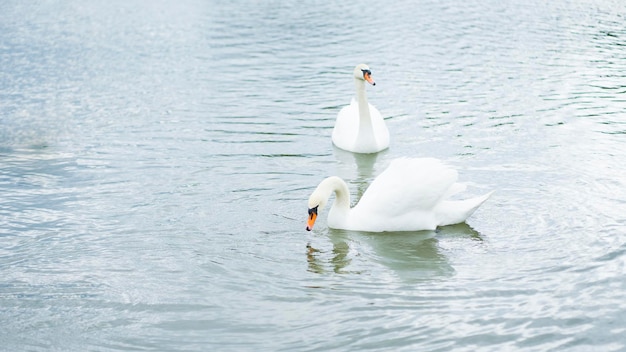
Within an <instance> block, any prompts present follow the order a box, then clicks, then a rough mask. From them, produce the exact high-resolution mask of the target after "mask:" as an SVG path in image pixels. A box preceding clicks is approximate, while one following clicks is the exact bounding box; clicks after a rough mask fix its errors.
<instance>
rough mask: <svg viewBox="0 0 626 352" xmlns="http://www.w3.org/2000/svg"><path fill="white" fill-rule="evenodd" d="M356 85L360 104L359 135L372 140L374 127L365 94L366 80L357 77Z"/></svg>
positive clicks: (357, 98) (357, 99)
mask: <svg viewBox="0 0 626 352" xmlns="http://www.w3.org/2000/svg"><path fill="white" fill-rule="evenodd" d="M354 85H355V87H356V101H357V103H358V105H359V136H361V137H362V138H363V139H365V140H370V139H373V138H374V129H373V127H372V118H371V116H370V107H369V104H368V102H367V95H366V94H365V81H364V80H362V79H356V78H355V79H354Z"/></svg>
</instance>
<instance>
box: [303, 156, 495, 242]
mask: <svg viewBox="0 0 626 352" xmlns="http://www.w3.org/2000/svg"><path fill="white" fill-rule="evenodd" d="M457 178H458V174H457V171H456V170H454V169H452V168H450V167H449V166H447V165H445V164H444V163H443V162H441V161H439V160H437V159H433V158H412V159H409V158H400V159H395V160H393V161H392V162H391V164H390V165H389V167H388V168H387V169H386V170H385V171H383V172H382V173H381V174H380V175H379V176H378V177H377V178H376V179H375V180H374V181H373V182H372V184H371V185H370V186H369V188H368V189H367V190H366V191H365V193H364V194H363V196H362V197H361V199H360V201H359V202H358V204H356V205H355V206H354V207H353V208H350V191H349V190H348V185H347V184H346V183H345V182H344V181H343V180H342V179H341V178H339V177H337V176H331V177H328V178H326V179H324V180H323V181H322V182H321V183H320V184H319V186H317V188H316V189H315V191H314V192H313V193H312V194H311V196H310V197H309V218H308V222H307V227H306V229H307V230H308V231H311V230H312V229H313V225H314V224H315V220H316V219H317V214H318V213H319V212H320V211H321V210H322V208H324V206H325V205H326V203H327V201H328V199H329V198H330V196H331V194H332V193H333V192H334V193H335V202H334V203H333V205H332V207H331V208H330V211H329V213H328V227H331V228H335V229H344V230H354V231H369V232H386V231H420V230H434V229H436V228H437V226H445V225H452V224H457V223H461V222H464V221H465V220H466V219H467V218H468V217H469V216H470V215H472V213H473V212H474V211H475V210H476V209H477V208H478V207H479V206H480V205H481V204H483V202H484V201H486V200H487V199H488V198H489V197H490V196H491V194H492V193H493V191H492V192H490V193H487V194H485V195H483V196H480V197H476V198H471V199H466V200H452V199H450V196H452V195H453V194H456V193H458V192H461V191H463V190H465V185H462V184H460V183H457V182H456V181H457Z"/></svg>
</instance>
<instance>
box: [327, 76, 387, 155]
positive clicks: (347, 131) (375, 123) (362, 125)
mask: <svg viewBox="0 0 626 352" xmlns="http://www.w3.org/2000/svg"><path fill="white" fill-rule="evenodd" d="M365 82H368V83H370V84H371V85H376V83H375V82H374V80H373V79H372V71H371V70H370V68H369V66H367V65H365V64H360V65H357V66H356V67H355V68H354V84H355V87H356V98H353V99H352V101H351V102H350V105H348V106H345V107H344V108H342V109H341V111H339V114H338V115H337V121H336V122H335V128H334V129H333V134H332V140H333V143H334V144H335V145H336V146H337V147H338V148H341V149H344V150H347V151H350V152H354V153H377V152H380V151H381V150H384V149H387V148H388V147H389V130H388V129H387V125H386V124H385V120H384V119H383V117H382V115H381V114H380V112H379V111H378V109H376V108H375V107H374V106H373V105H372V104H370V103H368V102H367V95H366V94H365Z"/></svg>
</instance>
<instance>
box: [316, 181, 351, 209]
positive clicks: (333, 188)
mask: <svg viewBox="0 0 626 352" xmlns="http://www.w3.org/2000/svg"><path fill="white" fill-rule="evenodd" d="M318 189H320V190H321V191H322V192H324V195H323V197H325V198H326V199H328V198H330V196H331V195H332V193H333V192H334V193H335V202H334V203H333V205H332V207H331V209H330V211H331V212H341V213H344V212H347V211H349V210H350V191H349V190H348V185H347V184H346V182H345V181H344V180H342V179H341V178H339V177H337V176H331V177H328V178H326V179H324V181H322V183H320V185H319V187H318Z"/></svg>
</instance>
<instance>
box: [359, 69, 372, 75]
mask: <svg viewBox="0 0 626 352" xmlns="http://www.w3.org/2000/svg"><path fill="white" fill-rule="evenodd" d="M361 71H363V76H365V75H371V74H372V71H370V70H364V69H361Z"/></svg>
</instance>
